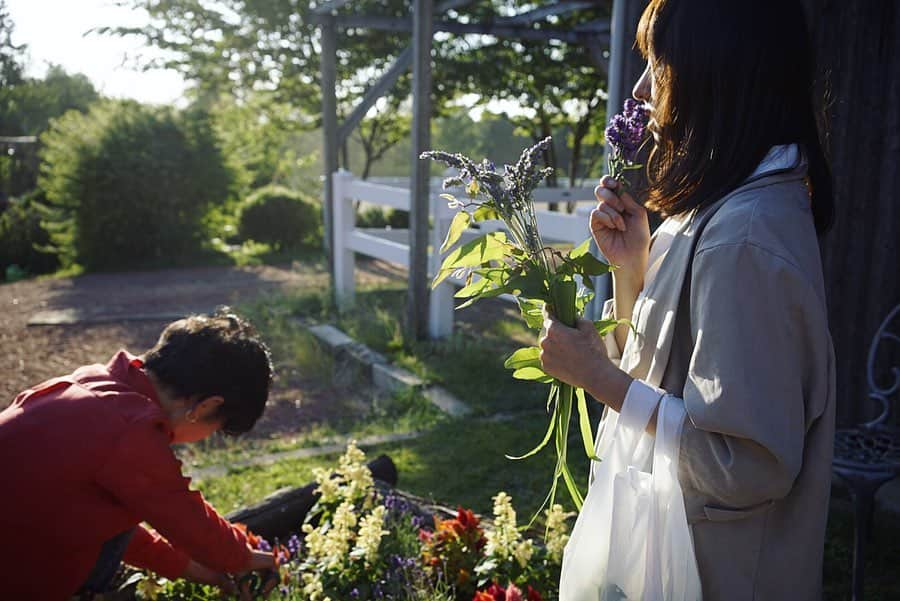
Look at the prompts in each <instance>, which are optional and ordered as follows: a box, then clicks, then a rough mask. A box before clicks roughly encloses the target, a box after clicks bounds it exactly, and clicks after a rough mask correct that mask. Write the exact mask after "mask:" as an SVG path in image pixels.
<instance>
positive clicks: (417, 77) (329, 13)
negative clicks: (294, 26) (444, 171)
mask: <svg viewBox="0 0 900 601" xmlns="http://www.w3.org/2000/svg"><path fill="white" fill-rule="evenodd" d="M348 3H349V0H332V1H330V2H326V3H325V4H323V5H322V6H320V7H318V8H317V9H316V10H315V18H316V19H317V22H318V24H319V27H320V29H321V46H322V53H321V82H322V115H323V118H322V131H323V136H324V139H323V147H324V156H323V162H324V172H325V186H324V188H325V193H324V199H323V216H324V226H325V231H326V235H325V246H326V252H327V253H328V257H329V268H332V265H333V243H334V241H333V239H332V235H333V232H332V221H333V216H332V206H333V201H334V190H333V187H332V180H331V175H332V174H333V173H334V172H335V171H336V170H337V168H338V151H339V149H340V148H341V146H342V145H343V144H344V143H345V141H346V140H347V139H348V138H349V136H350V133H351V132H352V131H353V130H354V128H356V127H357V126H358V125H359V124H360V122H361V121H362V120H363V118H364V117H365V115H366V113H367V112H368V111H369V109H370V108H372V106H373V105H374V104H375V102H376V101H377V100H378V99H379V98H381V97H382V96H384V95H385V93H387V91H388V90H390V88H391V87H392V86H393V85H394V83H395V82H396V81H397V79H398V78H399V77H400V75H402V74H403V73H404V72H405V71H406V70H407V69H409V68H410V67H412V72H413V85H412V96H413V119H412V153H411V156H410V195H411V198H412V199H413V203H412V210H411V211H410V241H409V242H410V243H409V246H410V261H409V266H410V268H409V285H408V293H407V330H408V332H409V334H410V335H412V336H414V337H415V338H424V337H426V335H427V331H428V325H427V320H428V302H429V289H428V281H429V280H428V271H427V269H428V267H427V261H428V212H429V204H428V199H429V165H428V163H427V162H425V161H420V160H419V158H418V157H419V154H421V153H422V152H423V151H425V150H429V149H430V147H431V136H430V131H431V116H432V106H431V96H430V93H431V50H432V40H433V36H434V34H435V32H446V33H451V34H456V35H472V34H474V35H492V36H496V37H502V38H516V39H522V40H548V41H549V40H559V41H564V42H568V43H572V44H581V45H584V46H585V47H587V48H588V49H589V50H590V54H591V57H592V59H593V60H594V61H595V63H596V64H597V66H598V68H600V69H601V71H603V72H605V74H606V75H607V81H608V84H609V85H608V87H609V89H608V91H607V92H608V107H610V109H611V110H612V112H615V111H617V110H618V108H619V107H620V106H621V105H622V100H623V96H624V93H625V90H626V86H627V85H630V84H627V83H626V82H630V81H633V80H634V78H635V74H636V73H640V61H639V59H637V58H636V57H635V54H634V53H633V52H632V51H631V46H632V42H633V32H634V30H635V27H636V23H637V20H638V18H639V16H640V13H641V11H642V10H643V6H644V4H645V2H643V1H637V2H635V1H630V2H629V1H628V0H611V3H612V17H611V19H609V20H606V19H602V20H595V21H591V22H587V23H584V24H582V25H579V26H578V27H576V28H574V29H562V28H554V27H552V26H542V27H540V28H537V27H535V25H536V24H538V23H542V22H545V21H546V20H547V19H548V18H550V17H553V16H558V15H563V14H567V13H571V12H574V11H577V10H582V9H586V8H593V7H596V5H597V3H596V2H595V1H592V0H558V1H557V2H555V3H552V4H549V5H545V6H541V7H538V8H534V9H532V10H529V11H526V12H523V13H521V14H517V15H513V16H509V17H496V18H494V19H492V20H491V21H490V22H460V21H455V20H451V19H448V18H446V14H447V13H448V12H449V11H456V10H460V9H464V8H465V7H466V5H469V4H471V3H472V0H442V1H440V2H438V3H437V5H435V2H434V0H413V10H412V14H411V15H410V16H409V17H407V18H397V17H385V16H378V15H357V14H353V15H346V14H339V10H340V9H341V8H342V7H344V6H345V5H347V4H348ZM347 28H366V29H373V30H380V31H391V32H410V33H411V35H412V38H411V41H410V44H409V46H407V47H406V48H405V49H404V50H403V51H402V52H400V53H399V54H398V55H397V57H396V58H395V60H394V62H393V64H392V65H391V66H390V67H389V68H388V69H386V70H385V72H384V73H383V74H382V75H381V77H380V78H379V79H378V80H377V81H375V82H374V83H373V84H372V85H371V86H370V87H369V89H368V91H367V92H366V94H365V95H364V97H363V98H362V100H361V101H360V103H359V104H358V105H357V106H356V107H354V109H353V110H352V111H351V112H350V114H349V116H348V117H347V119H346V120H345V121H344V122H343V123H340V124H339V123H338V117H337V99H336V95H335V86H336V83H337V82H336V78H337V42H336V40H337V32H338V30H339V29H347ZM607 49H609V54H608V55H607V54H606V53H605V52H604V51H605V50H607ZM332 277H333V274H332Z"/></svg>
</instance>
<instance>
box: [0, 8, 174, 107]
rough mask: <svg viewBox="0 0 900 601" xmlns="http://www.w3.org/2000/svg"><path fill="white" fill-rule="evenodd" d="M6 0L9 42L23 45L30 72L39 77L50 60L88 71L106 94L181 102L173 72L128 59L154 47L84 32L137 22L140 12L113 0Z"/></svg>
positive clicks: (151, 53) (151, 51) (69, 68)
mask: <svg viewBox="0 0 900 601" xmlns="http://www.w3.org/2000/svg"><path fill="white" fill-rule="evenodd" d="M6 4H7V8H8V10H9V14H10V17H11V18H12V21H13V23H14V25H15V29H14V31H13V41H14V42H15V43H16V44H27V45H28V59H27V64H26V73H27V74H28V75H29V76H33V77H42V76H43V75H44V73H46V71H47V66H48V64H50V63H53V64H58V65H61V66H62V67H63V68H64V69H65V70H66V71H67V72H69V73H83V74H85V75H87V76H88V78H90V80H91V81H92V82H93V83H94V86H95V87H96V88H97V90H98V91H99V92H100V93H102V94H104V95H106V96H113V97H116V98H134V99H136V100H139V101H141V102H149V103H154V104H169V103H176V104H182V102H180V101H181V100H182V99H183V95H184V90H185V88H186V84H185V82H184V80H183V79H182V78H181V76H180V75H179V74H178V73H176V72H174V71H166V70H153V71H145V72H142V71H140V70H137V69H136V68H135V67H134V66H133V65H132V62H133V61H131V62H129V58H130V57H133V56H135V55H138V54H143V55H144V56H158V53H157V52H156V51H155V50H154V49H152V48H148V47H146V46H144V45H143V44H142V43H141V42H140V41H138V40H137V39H128V38H121V37H118V36H110V35H98V34H89V35H85V33H86V32H88V31H89V30H90V29H91V28H94V27H102V26H109V25H141V24H143V23H144V22H145V21H144V20H143V19H142V15H141V14H140V13H138V12H136V11H131V10H128V9H125V8H120V7H116V6H115V5H114V3H113V0H7V1H6ZM143 18H144V19H145V18H146V17H145V16H143Z"/></svg>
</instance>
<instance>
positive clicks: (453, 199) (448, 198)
mask: <svg viewBox="0 0 900 601" xmlns="http://www.w3.org/2000/svg"><path fill="white" fill-rule="evenodd" d="M440 196H441V198H443V199H444V200H446V201H447V202H456V197H455V196H453V195H452V194H441V195H440Z"/></svg>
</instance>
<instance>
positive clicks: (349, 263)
mask: <svg viewBox="0 0 900 601" xmlns="http://www.w3.org/2000/svg"><path fill="white" fill-rule="evenodd" d="M331 180H332V194H333V195H334V204H333V205H332V217H333V223H334V235H333V236H332V243H333V244H334V246H333V247H332V248H333V249H334V250H333V252H332V256H333V257H334V271H333V272H332V273H333V277H334V299H335V302H336V304H337V306H338V309H345V308H347V307H349V306H350V305H352V304H353V299H354V297H355V293H356V279H355V277H354V269H355V268H356V256H355V254H354V252H353V251H352V250H350V248H348V244H349V238H350V236H351V235H352V234H353V228H354V226H355V225H356V223H355V222H356V211H355V210H354V207H353V198H352V197H351V196H350V195H349V194H348V192H349V190H348V187H349V186H350V184H352V183H353V174H352V173H350V172H349V171H346V170H344V169H341V170H339V171H336V172H335V173H334V174H332V176H331Z"/></svg>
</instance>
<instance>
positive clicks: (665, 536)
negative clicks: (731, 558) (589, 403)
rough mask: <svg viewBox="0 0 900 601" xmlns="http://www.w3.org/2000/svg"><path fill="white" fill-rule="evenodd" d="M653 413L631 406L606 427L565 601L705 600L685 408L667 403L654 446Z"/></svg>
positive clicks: (569, 552)
mask: <svg viewBox="0 0 900 601" xmlns="http://www.w3.org/2000/svg"><path fill="white" fill-rule="evenodd" d="M653 410H654V407H652V406H648V405H643V406H640V404H637V406H628V405H626V406H625V407H623V412H622V414H618V413H616V412H615V411H607V412H606V415H605V417H604V418H603V420H602V421H601V423H600V431H599V433H598V435H597V438H598V442H597V452H598V454H599V456H600V457H602V458H603V461H601V462H599V463H594V464H593V482H592V484H591V487H590V490H589V491H588V495H587V498H585V500H584V506H583V507H582V508H581V513H580V514H579V515H578V520H577V521H576V522H575V527H574V528H573V530H572V536H571V538H570V539H569V543H568V545H566V550H565V554H564V556H563V565H562V575H561V578H560V592H559V598H560V601H620V600H623V599H629V600H632V601H700V599H701V598H702V595H701V590H700V576H699V574H698V572H697V562H696V558H695V556H694V545H693V540H692V538H691V532H690V527H689V526H688V523H687V514H686V513H685V509H684V497H683V496H682V492H681V486H680V485H679V483H678V451H679V445H680V440H681V427H682V424H683V423H684V419H685V410H684V402H683V401H682V400H681V399H678V398H676V397H673V396H669V395H666V396H663V397H662V399H661V400H660V404H659V416H658V417H657V426H656V437H655V440H654V437H652V436H650V435H649V434H647V433H646V428H647V424H648V422H649V421H650V418H651V416H652V415H653ZM654 443H655V444H654ZM651 465H652V468H653V469H652V471H648V468H649V467H651Z"/></svg>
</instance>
